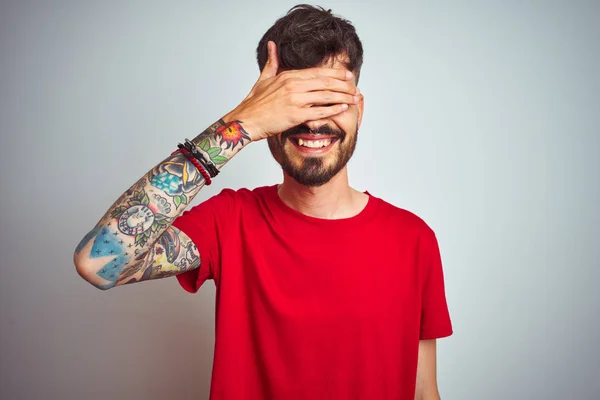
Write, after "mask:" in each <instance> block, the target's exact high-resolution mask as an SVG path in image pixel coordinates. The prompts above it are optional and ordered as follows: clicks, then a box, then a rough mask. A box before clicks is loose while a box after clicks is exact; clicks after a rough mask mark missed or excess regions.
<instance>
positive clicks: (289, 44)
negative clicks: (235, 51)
mask: <svg viewBox="0 0 600 400" xmlns="http://www.w3.org/2000/svg"><path fill="white" fill-rule="evenodd" d="M269 41H273V42H275V44H276V45H277V53H278V57H279V67H280V68H281V69H284V70H290V69H304V68H311V67H316V66H319V65H321V64H323V62H325V61H329V60H330V59H332V58H334V57H336V56H343V57H344V58H345V60H344V64H345V66H346V68H348V70H350V71H352V72H353V73H354V75H355V76H356V82H358V77H359V75H360V69H361V67H362V63H363V48H362V43H361V41H360V39H359V38H358V35H357V34H356V30H355V29H354V26H353V25H352V23H351V22H350V21H348V20H346V19H343V18H341V17H338V16H335V15H333V14H332V13H331V10H325V9H324V8H323V7H320V6H311V5H308V4H300V5H297V6H295V7H293V8H292V9H290V10H289V11H288V13H287V14H286V15H285V16H283V17H281V18H279V19H278V20H277V21H276V22H275V24H274V25H273V26H272V27H271V28H269V30H268V31H267V32H266V33H265V34H264V35H263V37H262V39H260V42H259V43H258V47H257V48H256V58H257V61H258V66H259V68H260V70H261V71H262V70H263V68H264V67H265V64H266V63H267V59H268V48H267V43H268V42H269Z"/></svg>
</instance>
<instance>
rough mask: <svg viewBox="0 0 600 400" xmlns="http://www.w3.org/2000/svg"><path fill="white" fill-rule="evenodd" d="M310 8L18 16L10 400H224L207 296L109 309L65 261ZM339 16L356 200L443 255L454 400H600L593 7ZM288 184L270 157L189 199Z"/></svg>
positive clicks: (17, 5) (8, 278)
mask: <svg viewBox="0 0 600 400" xmlns="http://www.w3.org/2000/svg"><path fill="white" fill-rule="evenodd" d="M294 4H295V3H294V2H290V1H274V0H269V1H262V2H243V1H220V2H217V1H213V2H203V1H195V2H191V1H186V2H167V1H163V2H157V1H137V2H134V1H126V2H118V1H107V2H91V1H88V2H82V1H46V2H44V1H37V2H34V1H19V2H17V1H12V2H2V4H1V6H0V96H1V102H0V132H1V139H0V140H1V142H0V144H1V150H0V151H1V159H0V163H1V170H0V180H1V181H0V182H1V189H2V193H1V194H2V200H1V206H0V213H1V214H0V218H1V219H0V223H1V224H0V229H1V241H0V254H1V257H0V263H1V271H2V275H1V276H2V277H1V279H0V289H1V290H0V302H1V303H0V334H1V338H0V339H1V340H0V346H1V353H0V367H1V373H0V382H1V383H0V397H1V398H3V399H42V398H44V399H108V398H110V399H165V398H173V399H191V398H196V399H202V398H207V396H208V388H209V381H210V372H211V363H212V346H213V339H214V335H213V329H214V321H213V315H214V285H213V284H212V282H208V283H207V284H206V285H205V286H204V287H203V288H202V289H201V291H200V293H199V294H198V295H193V296H192V295H189V294H186V293H184V292H183V291H182V290H180V289H179V287H178V285H177V283H176V281H175V279H174V278H171V279H168V280H164V281H154V282H149V283H143V284H140V285H133V286H129V287H125V288H117V289H114V290H110V291H108V292H102V291H98V290H97V289H95V288H93V287H92V286H90V285H88V284H86V283H85V282H84V281H83V280H81V279H80V278H79V277H78V275H77V274H76V272H75V269H74V267H73V264H72V253H73V250H74V248H75V246H76V244H77V243H78V241H79V240H80V238H81V237H82V236H83V235H84V234H85V233H86V232H87V231H88V230H89V229H90V228H92V227H93V225H94V224H95V223H96V222H97V220H98V219H99V218H100V217H101V215H102V214H103V213H104V211H105V210H106V209H107V208H108V207H109V206H110V204H111V203H112V201H113V200H114V199H116V198H117V197H118V196H119V195H120V194H121V193H122V192H123V191H124V190H125V189H126V188H128V187H129V186H130V184H132V183H133V182H134V181H135V180H136V179H138V178H139V177H140V176H141V175H142V174H144V173H145V172H146V171H147V170H148V169H150V168H151V167H153V166H154V165H155V164H156V163H157V162H159V161H160V160H162V159H163V158H164V157H165V156H166V155H167V154H168V153H170V152H171V151H172V150H173V149H174V146H175V145H176V143H177V142H178V141H180V140H182V139H183V138H185V137H190V138H191V137H193V136H195V135H196V134H197V133H199V132H200V131H201V130H203V129H204V128H205V127H206V126H208V125H209V124H211V123H212V122H214V121H215V120H217V119H219V118H220V117H221V116H223V115H224V114H225V113H226V112H228V111H229V110H230V109H232V108H233V107H235V106H236V105H237V103H238V102H239V101H241V100H242V99H243V97H244V96H245V95H246V94H247V92H248V90H249V89H250V87H251V86H252V84H253V83H254V81H255V79H256V77H257V74H258V70H257V66H256V62H255V53H254V51H255V48H256V44H257V42H258V40H259V39H260V37H261V36H262V34H263V33H264V31H265V30H266V29H267V28H268V27H269V26H270V25H271V24H272V23H273V22H274V21H275V19H276V18H278V17H279V16H281V15H283V14H284V13H285V12H286V11H287V10H288V9H289V8H290V7H291V6H293V5H294ZM322 4H323V5H324V6H325V7H329V8H332V9H333V10H334V12H336V13H339V14H341V15H343V16H345V17H346V18H348V19H350V20H351V21H353V22H354V24H355V25H356V28H357V30H358V33H359V35H360V37H361V38H362V41H363V44H364V47H365V63H364V68H363V71H362V76H361V82H360V87H361V90H362V92H363V93H364V94H365V104H366V106H365V117H364V121H363V125H362V128H361V130H360V135H359V143H358V147H357V152H356V154H355V157H354V158H353V160H352V161H351V163H350V174H351V183H352V184H353V185H354V186H355V187H357V188H358V189H362V190H369V191H370V192H371V193H373V194H374V195H376V196H378V197H382V198H384V199H386V200H387V201H389V202H391V203H393V204H395V205H397V206H400V207H403V208H407V209H409V210H411V211H413V212H415V213H417V214H418V215H420V216H421V217H422V218H424V219H425V220H426V221H427V222H428V223H429V224H430V225H431V227H432V228H433V229H434V230H435V231H436V233H437V234H438V237H439V241H440V246H441V251H442V257H443V260H444V265H445V273H446V284H447V296H448V302H449V306H450V311H451V315H452V319H453V323H454V327H455V334H454V336H453V337H451V338H449V339H444V340H441V341H440V343H439V382H440V389H441V393H442V396H443V398H444V399H484V400H506V399H596V398H599V397H600V379H599V378H600V354H599V353H600V350H599V347H598V344H597V339H598V337H600V327H599V323H598V315H600V306H599V296H598V292H597V288H596V287H597V283H598V282H599V278H600V274H599V272H598V268H599V266H600V265H599V264H600V263H599V261H598V260H599V259H600V250H599V247H600V246H599V238H600V229H599V227H598V226H599V223H600V213H599V211H598V205H599V204H600V194H599V190H598V189H599V186H600V179H599V178H598V172H599V171H600V162H599V161H598V158H597V156H598V151H599V150H600V139H599V133H598V129H599V126H600V119H599V112H600V96H599V93H600V79H599V74H598V71H600V47H599V46H598V43H599V41H600V28H599V27H598V26H599V25H598V24H597V17H598V16H599V15H600V7H599V3H598V2H597V1H566V0H565V1H562V2H561V1H545V2H543V1H481V2H472V1H454V2H441V1H437V2H408V1H394V2H392V1H389V2H388V1H370V2H366V1H365V2H358V1H356V2H350V1H328V2H326V3H322ZM279 179H280V171H279V168H278V166H277V165H276V163H275V162H274V161H272V159H271V157H270V154H269V152H268V149H267V146H266V143H264V142H263V143H259V144H254V145H252V146H249V147H248V148H247V149H245V150H244V151H243V152H242V153H240V155H239V156H237V157H236V158H235V159H234V160H233V161H232V162H231V163H230V164H228V165H227V167H226V169H224V171H223V173H222V174H221V175H219V177H218V179H216V180H215V183H214V185H212V186H210V187H209V188H207V189H205V190H203V191H202V193H201V194H200V195H199V196H198V198H197V199H196V201H195V202H194V204H197V203H198V202H199V201H201V200H203V199H206V198H207V197H208V196H212V195H214V194H216V193H217V192H218V191H220V189H222V188H224V187H230V188H239V187H255V186H262V185H267V184H273V183H276V182H278V181H279ZM231 384H232V385H234V384H235V382H232V383H231Z"/></svg>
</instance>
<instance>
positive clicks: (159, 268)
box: [117, 227, 200, 284]
mask: <svg viewBox="0 0 600 400" xmlns="http://www.w3.org/2000/svg"><path fill="white" fill-rule="evenodd" d="M167 232H168V233H167ZM165 233H167V234H166V235H165V234H163V235H162V236H161V238H160V240H159V241H158V242H157V243H156V244H155V245H154V246H153V248H152V249H151V250H150V252H149V254H148V255H147V256H145V258H144V261H143V262H142V264H137V265H134V266H130V267H128V268H126V269H125V270H124V271H123V272H122V273H121V277H120V278H119V281H118V282H117V283H118V284H127V283H133V282H139V281H144V280H149V279H158V278H164V277H167V276H173V275H176V274H178V273H181V272H183V271H188V270H191V269H194V268H197V267H198V266H199V265H200V254H199V253H198V249H197V248H196V246H195V245H194V243H193V242H192V241H191V240H189V239H186V240H187V241H186V243H185V245H184V246H183V247H182V246H180V242H179V238H180V237H186V238H187V236H185V235H182V234H181V231H180V230H179V229H177V228H174V227H169V228H168V229H167V230H166V231H165ZM165 237H166V239H165ZM165 246H166V247H165ZM182 250H183V251H182ZM140 271H142V273H141V276H140V277H139V278H135V277H134V278H132V277H133V276H134V275H136V274H138V273H139V272H140ZM129 278H132V279H130V280H128V279H129Z"/></svg>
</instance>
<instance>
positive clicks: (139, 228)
mask: <svg viewBox="0 0 600 400" xmlns="http://www.w3.org/2000/svg"><path fill="white" fill-rule="evenodd" d="M153 222H154V213H153V212H152V210H150V209H149V208H148V207H146V206H144V205H137V206H133V207H130V208H128V209H127V210H125V212H124V213H123V214H122V215H121V217H120V218H119V230H120V231H121V232H123V233H125V234H126V235H130V236H136V235H139V234H141V233H143V232H144V231H146V230H148V229H150V227H151V226H152V223H153Z"/></svg>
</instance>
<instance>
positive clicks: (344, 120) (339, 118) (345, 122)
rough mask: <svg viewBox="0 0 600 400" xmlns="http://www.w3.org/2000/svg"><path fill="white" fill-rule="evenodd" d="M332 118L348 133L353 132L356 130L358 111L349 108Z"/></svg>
mask: <svg viewBox="0 0 600 400" xmlns="http://www.w3.org/2000/svg"><path fill="white" fill-rule="evenodd" d="M331 120H332V121H333V122H335V124H336V125H337V126H338V127H339V128H340V129H342V130H343V131H344V132H346V133H347V134H349V135H350V134H352V133H354V131H355V130H356V124H357V122H358V114H357V111H356V110H354V109H352V108H349V109H348V110H346V111H344V112H343V113H341V114H338V115H336V116H335V117H332V118H331Z"/></svg>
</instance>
